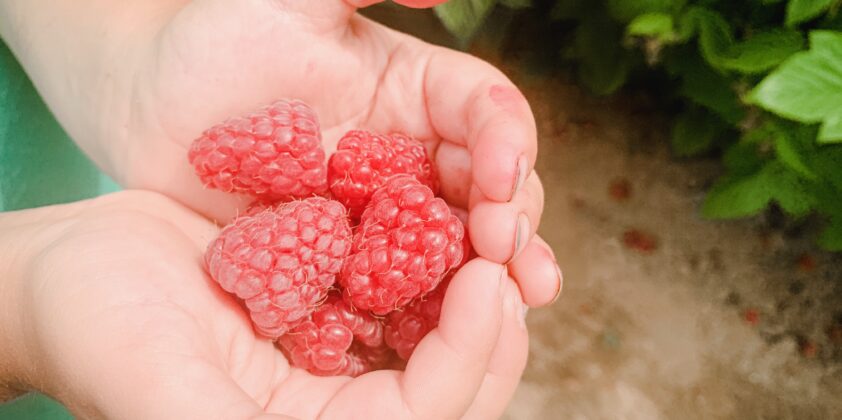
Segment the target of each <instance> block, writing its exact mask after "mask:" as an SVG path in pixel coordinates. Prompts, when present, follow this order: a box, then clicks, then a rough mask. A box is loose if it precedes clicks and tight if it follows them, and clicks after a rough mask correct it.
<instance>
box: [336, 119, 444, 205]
mask: <svg viewBox="0 0 842 420" xmlns="http://www.w3.org/2000/svg"><path fill="white" fill-rule="evenodd" d="M327 174H328V175H327V176H328V184H329V185H330V192H331V193H332V194H333V197H334V198H335V199H337V200H339V201H340V202H342V204H344V205H345V207H347V208H348V209H349V210H350V212H351V217H353V218H355V219H356V218H359V217H360V215H361V214H362V212H363V210H364V209H365V206H366V205H367V204H368V202H369V200H370V199H371V195H372V194H374V191H376V190H377V189H378V188H380V186H382V185H383V184H384V183H385V182H386V180H387V179H388V178H389V177H390V176H392V175H397V174H410V175H413V176H415V177H416V178H418V180H419V181H421V183H423V184H424V185H426V186H428V187H430V189H432V190H433V192H435V191H436V190H437V188H438V187H437V182H436V173H435V169H434V167H433V164H432V162H430V159H429V158H428V157H427V150H426V149H424V145H423V144H421V143H420V142H418V141H417V140H414V139H412V138H411V137H408V136H405V135H403V134H392V135H390V136H383V135H378V134H372V133H369V132H367V131H350V132H348V134H345V137H342V139H341V140H339V144H337V146H336V152H334V153H333V155H332V156H331V157H330V160H329V161H328V170H327Z"/></svg>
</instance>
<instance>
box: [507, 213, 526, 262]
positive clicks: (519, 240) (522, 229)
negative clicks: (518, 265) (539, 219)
mask: <svg viewBox="0 0 842 420" xmlns="http://www.w3.org/2000/svg"><path fill="white" fill-rule="evenodd" d="M527 241H529V218H528V217H526V214H524V213H521V214H520V215H518V217H517V227H516V228H515V248H514V251H513V252H512V258H510V259H509V262H511V261H512V260H514V259H515V257H517V256H518V255H520V252H521V251H523V248H525V247H526V243H527Z"/></svg>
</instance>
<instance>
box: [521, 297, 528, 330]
mask: <svg viewBox="0 0 842 420" xmlns="http://www.w3.org/2000/svg"><path fill="white" fill-rule="evenodd" d="M527 313H529V307H528V306H526V304H524V303H521V304H520V316H519V317H518V321H519V322H518V323H519V324H520V327H521V328H523V329H524V330H525V329H526V314H527Z"/></svg>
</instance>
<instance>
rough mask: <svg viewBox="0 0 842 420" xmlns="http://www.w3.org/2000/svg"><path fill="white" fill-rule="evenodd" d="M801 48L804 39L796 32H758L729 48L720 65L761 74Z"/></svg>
mask: <svg viewBox="0 0 842 420" xmlns="http://www.w3.org/2000/svg"><path fill="white" fill-rule="evenodd" d="M803 47H804V38H803V37H802V36H801V33H799V32H797V31H792V30H785V29H780V30H771V31H767V32H759V33H757V34H755V35H753V36H752V37H751V38H748V39H746V40H745V41H743V42H740V43H737V44H734V45H733V46H731V48H730V49H729V50H728V51H727V52H726V56H725V57H723V58H722V62H721V63H720V65H721V66H722V67H723V68H725V69H728V70H735V71H738V72H740V73H745V74H756V73H763V72H765V71H767V70H769V69H771V68H773V67H775V66H777V65H778V64H780V63H781V62H783V61H784V60H786V59H787V58H789V57H790V56H791V55H793V54H795V53H797V52H798V51H800V50H801V49H802V48H803Z"/></svg>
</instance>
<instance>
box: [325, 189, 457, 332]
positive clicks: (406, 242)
mask: <svg viewBox="0 0 842 420" xmlns="http://www.w3.org/2000/svg"><path fill="white" fill-rule="evenodd" d="M464 236H465V229H464V227H463V226H462V222H460V221H459V219H458V218H457V217H456V216H454V215H453V214H451V212H450V208H448V207H447V204H446V203H445V202H444V200H442V199H441V198H436V197H434V196H433V191H432V190H430V188H429V187H427V186H426V185H423V184H422V183H421V182H419V181H418V180H417V179H415V178H414V177H412V176H410V175H396V176H394V177H392V178H390V179H389V180H388V181H387V182H386V184H385V185H384V186H383V187H381V188H380V189H379V190H377V191H376V192H375V193H374V195H373V196H372V198H371V202H370V203H369V205H368V207H366V209H365V211H364V212H363V215H362V219H361V221H360V225H359V226H358V227H357V229H356V232H355V234H354V240H353V246H352V248H351V254H350V255H348V257H347V258H346V259H345V263H344V265H343V267H342V272H341V274H340V276H339V284H340V285H341V286H342V287H344V297H345V299H346V300H348V301H349V302H350V303H352V304H353V305H354V306H355V307H357V308H359V309H364V310H370V311H372V312H373V313H375V314H377V315H385V314H387V313H389V312H391V311H392V310H394V309H397V308H400V307H402V306H404V305H406V304H407V303H409V302H410V301H411V300H412V299H415V298H418V297H421V296H423V295H424V294H426V293H428V292H430V291H431V290H433V289H434V288H435V287H436V286H437V285H438V284H439V282H440V281H441V279H442V277H444V275H445V273H447V272H448V270H450V269H451V268H453V267H455V266H456V265H457V264H459V262H460V261H461V260H462V254H463V249H462V248H463V245H462V240H463V239H464Z"/></svg>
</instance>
